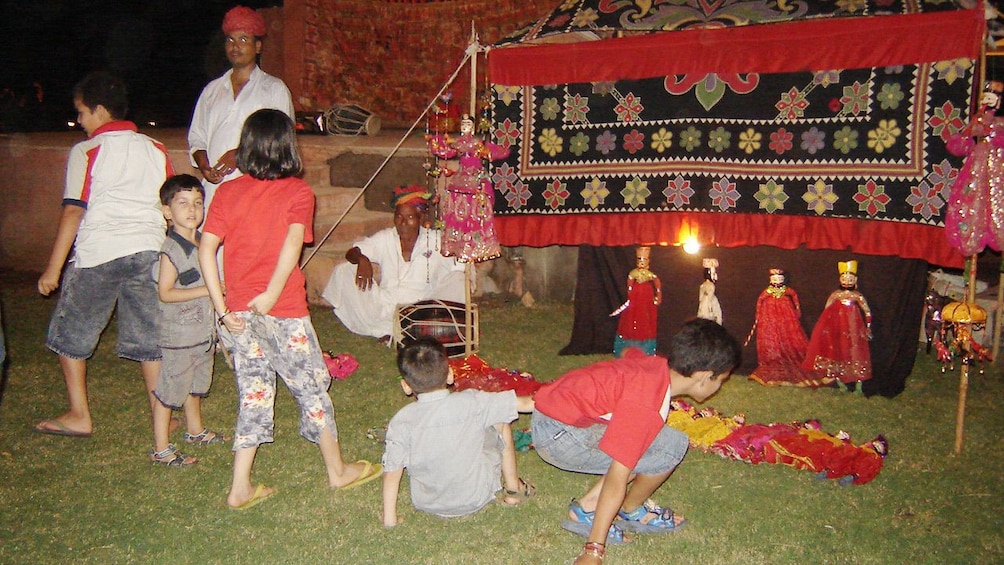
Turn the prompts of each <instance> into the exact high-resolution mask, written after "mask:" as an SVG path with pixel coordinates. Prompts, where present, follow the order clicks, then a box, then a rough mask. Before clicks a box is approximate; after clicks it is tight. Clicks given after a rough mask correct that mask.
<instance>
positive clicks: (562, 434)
mask: <svg viewBox="0 0 1004 565" xmlns="http://www.w3.org/2000/svg"><path fill="white" fill-rule="evenodd" d="M668 353H669V355H668V356H669V361H668V362H667V360H666V358H664V357H660V356H646V355H644V354H643V353H642V352H641V351H639V350H636V349H629V350H627V351H626V353H625V355H624V356H623V357H622V358H620V359H614V360H610V361H601V362H599V363H595V364H593V365H589V366H586V367H583V368H581V369H576V370H574V371H570V372H569V373H566V374H565V375H563V376H562V377H559V378H558V379H557V380H555V381H552V382H550V383H547V384H545V385H544V386H543V387H541V388H540V390H538V391H537V394H536V395H535V408H534V412H533V417H532V420H531V426H532V431H533V443H534V448H535V449H536V451H537V453H538V454H539V455H540V457H541V459H543V460H544V461H546V462H548V463H550V464H551V465H554V466H555V467H558V468H559V469H564V470H566V471H574V472H578V473H587V474H592V475H602V477H601V478H600V480H599V481H598V482H597V483H596V484H595V485H594V486H593V487H592V488H591V489H589V491H588V492H587V493H586V494H585V495H583V496H582V498H580V499H578V500H573V501H572V503H571V504H570V505H569V507H568V510H569V519H567V520H565V521H564V522H562V527H563V528H565V529H566V530H569V531H571V532H573V533H577V534H579V535H581V536H584V537H586V538H587V543H586V545H585V547H584V549H583V551H582V553H581V554H580V555H579V557H578V558H577V559H576V560H575V563H577V564H582V563H601V562H602V558H603V554H604V552H605V548H606V544H607V543H608V542H609V543H618V542H623V541H624V535H623V530H629V531H634V532H637V533H653V534H654V533H669V532H674V531H676V530H678V529H679V528H680V527H681V526H682V525H683V523H684V520H683V518H682V517H681V516H677V515H674V513H673V511H672V510H670V509H669V508H661V507H658V506H655V505H654V504H646V501H647V500H648V498H649V497H650V496H651V495H652V494H653V493H654V492H655V491H656V489H658V488H659V487H660V486H662V483H663V482H665V481H666V479H668V478H669V476H670V475H671V474H672V472H673V470H675V469H676V467H677V466H678V465H679V464H680V463H681V462H682V461H683V457H684V455H686V453H687V447H688V439H687V436H686V434H684V433H683V432H680V431H678V430H676V429H674V428H671V427H669V426H667V425H666V418H667V416H668V415H669V402H670V398H671V397H672V396H690V397H691V398H693V399H694V400H696V401H698V402H703V401H704V400H706V399H707V398H709V397H711V396H712V395H713V394H714V393H716V392H718V389H719V388H720V387H721V386H722V383H723V382H724V381H725V380H726V379H727V378H728V377H729V375H730V374H731V373H732V370H733V369H734V368H735V367H736V366H738V364H739V356H740V349H739V344H738V342H737V341H736V340H735V338H733V337H732V336H731V335H730V334H729V333H728V332H727V331H726V330H725V328H723V327H722V326H720V325H719V324H717V323H715V322H712V321H710V320H704V319H700V318H698V319H694V320H691V321H689V322H687V323H685V324H684V325H683V326H682V327H681V328H680V331H679V332H678V333H677V334H676V335H675V336H673V338H672V340H671V342H670V347H669V352H668ZM615 519H616V520H617V523H616V524H615V523H614V520H615Z"/></svg>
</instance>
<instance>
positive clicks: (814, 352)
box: [802, 261, 872, 393]
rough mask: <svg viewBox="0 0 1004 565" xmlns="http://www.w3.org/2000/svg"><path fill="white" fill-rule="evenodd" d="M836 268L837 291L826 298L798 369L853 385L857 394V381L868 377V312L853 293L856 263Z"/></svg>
mask: <svg viewBox="0 0 1004 565" xmlns="http://www.w3.org/2000/svg"><path fill="white" fill-rule="evenodd" d="M837 267H838V271H839V273H840V289H838V290H835V291H833V292H832V293H831V294H830V297H829V298H827V299H826V307H825V308H823V313H822V315H820V316H819V321H818V322H816V327H815V328H813V330H812V337H811V338H810V339H809V348H808V351H807V353H806V356H805V362H804V363H802V368H803V369H805V370H807V371H818V372H820V373H822V374H823V375H824V379H825V380H827V381H833V380H834V379H836V380H838V381H839V382H840V383H842V384H843V385H846V384H848V383H854V384H855V392H858V393H860V392H861V381H866V380H868V379H870V378H872V358H871V352H870V351H869V349H868V342H869V341H871V339H872V312H871V309H870V308H869V307H868V301H866V300H865V297H864V295H863V294H861V293H860V292H858V290H857V288H858V262H857V261H842V262H840V263H838V264H837Z"/></svg>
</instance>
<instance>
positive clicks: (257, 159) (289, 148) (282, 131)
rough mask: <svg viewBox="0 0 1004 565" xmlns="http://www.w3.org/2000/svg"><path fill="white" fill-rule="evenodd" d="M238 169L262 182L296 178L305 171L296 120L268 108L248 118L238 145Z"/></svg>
mask: <svg viewBox="0 0 1004 565" xmlns="http://www.w3.org/2000/svg"><path fill="white" fill-rule="evenodd" d="M237 168H238V169H240V170H242V171H244V173H245V174H248V175H251V176H252V177H254V178H256V179H258V180H276V179H284V178H288V177H294V176H296V175H298V174H300V170H301V169H303V162H302V161H301V160H300V151H299V150H298V149H297V147H296V129H295V127H294V125H293V120H291V119H290V118H289V116H287V115H286V114H285V113H283V112H281V111H279V110H273V109H270V108H266V109H263V110H258V111H257V112H255V113H253V114H251V115H250V116H248V119H247V120H245V121H244V127H243V128H241V140H240V143H239V144H238V145H237Z"/></svg>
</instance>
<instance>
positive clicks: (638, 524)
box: [617, 500, 687, 534]
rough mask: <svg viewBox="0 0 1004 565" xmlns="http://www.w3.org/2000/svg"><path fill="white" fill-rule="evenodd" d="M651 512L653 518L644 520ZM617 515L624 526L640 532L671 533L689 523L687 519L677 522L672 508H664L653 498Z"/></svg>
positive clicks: (629, 529) (626, 528)
mask: <svg viewBox="0 0 1004 565" xmlns="http://www.w3.org/2000/svg"><path fill="white" fill-rule="evenodd" d="M650 514H651V515H652V518H650V519H649V520H648V521H647V522H642V520H643V519H644V518H645V516H648V515H650ZM617 516H618V518H620V520H619V522H620V525H621V527H622V528H624V529H625V530H628V531H631V532H636V533H639V534H671V533H673V532H677V531H679V530H680V529H682V528H683V525H684V524H686V523H687V521H686V520H681V521H680V523H679V524H678V523H676V518H675V516H674V514H673V509H672V508H662V507H661V506H659V505H658V504H656V503H655V502H653V501H651V500H646V501H645V504H642V505H641V506H639V507H638V508H635V509H634V510H632V511H630V512H625V511H624V510H621V511H619V512H617Z"/></svg>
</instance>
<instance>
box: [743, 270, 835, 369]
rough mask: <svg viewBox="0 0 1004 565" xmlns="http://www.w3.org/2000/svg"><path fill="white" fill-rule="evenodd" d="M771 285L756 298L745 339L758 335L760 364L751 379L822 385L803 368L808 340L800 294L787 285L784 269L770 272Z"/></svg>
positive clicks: (758, 359) (758, 361)
mask: <svg viewBox="0 0 1004 565" xmlns="http://www.w3.org/2000/svg"><path fill="white" fill-rule="evenodd" d="M768 273H769V276H770V284H768V285H767V288H765V289H764V290H763V292H761V293H760V296H759V297H758V298H757V301H756V318H755V319H754V320H753V328H752V329H751V330H750V333H749V337H747V338H746V344H747V345H748V344H749V342H750V340H751V339H752V338H753V335H754V334H755V335H756V356H757V367H756V369H754V370H753V372H752V373H750V378H751V379H753V380H755V381H757V382H759V383H761V384H765V385H798V386H819V385H821V384H822V383H821V382H818V381H817V380H816V379H817V375H816V374H815V373H813V372H811V371H805V370H803V369H802V361H804V360H805V351H806V348H807V347H808V339H807V338H806V337H805V330H804V329H802V309H801V306H800V305H799V302H798V293H796V292H795V289H793V288H791V287H790V286H788V285H787V278H786V275H785V272H784V270H783V269H777V268H772V269H770V270H769V271H768Z"/></svg>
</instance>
